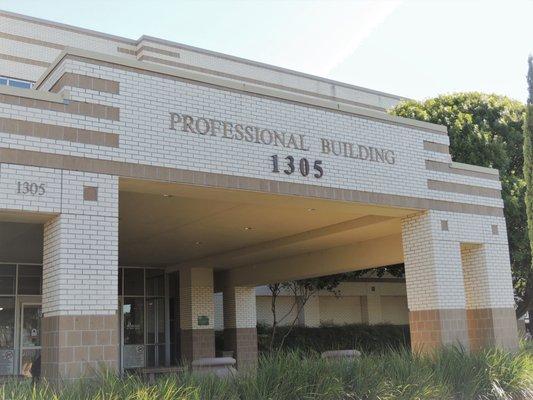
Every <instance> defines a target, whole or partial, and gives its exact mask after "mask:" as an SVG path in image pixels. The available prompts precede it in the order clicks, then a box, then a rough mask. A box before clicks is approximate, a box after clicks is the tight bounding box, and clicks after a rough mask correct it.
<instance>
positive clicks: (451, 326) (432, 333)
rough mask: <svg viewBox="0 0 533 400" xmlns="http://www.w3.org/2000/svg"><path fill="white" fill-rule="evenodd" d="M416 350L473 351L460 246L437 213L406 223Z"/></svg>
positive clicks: (407, 272) (404, 235) (409, 298)
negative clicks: (453, 347)
mask: <svg viewBox="0 0 533 400" xmlns="http://www.w3.org/2000/svg"><path fill="white" fill-rule="evenodd" d="M402 241H403V249H404V263H405V275H406V286H407V301H408V306H409V325H410V330H411V347H412V349H413V351H416V352H431V351H433V350H434V349H437V348H439V347H441V346H446V345H459V346H463V347H464V348H466V349H468V348H469V344H468V332H467V322H466V299H465V290H464V283H463V272H462V266H461V250H460V243H459V241H458V240H457V237H456V236H453V235H452V234H450V232H449V231H448V226H447V223H446V224H445V223H443V222H442V220H441V219H440V217H439V216H438V215H437V214H436V213H435V212H433V211H428V212H425V213H424V214H418V215H415V216H412V217H408V218H405V219H403V220H402Z"/></svg>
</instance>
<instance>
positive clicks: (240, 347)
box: [224, 328, 258, 370]
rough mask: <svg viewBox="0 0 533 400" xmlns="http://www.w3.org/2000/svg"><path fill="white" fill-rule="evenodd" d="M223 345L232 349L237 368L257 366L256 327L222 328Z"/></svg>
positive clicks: (228, 349)
mask: <svg viewBox="0 0 533 400" xmlns="http://www.w3.org/2000/svg"><path fill="white" fill-rule="evenodd" d="M224 347H225V348H224V350H227V351H233V355H234V357H235V359H236V360H237V368H238V369H239V370H243V369H250V368H255V367H256V366H257V355H258V350H257V328H233V329H232V328H228V329H224Z"/></svg>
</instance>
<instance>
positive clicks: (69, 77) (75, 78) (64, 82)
mask: <svg viewBox="0 0 533 400" xmlns="http://www.w3.org/2000/svg"><path fill="white" fill-rule="evenodd" d="M65 86H71V87H77V88H81V89H89V90H95V91H97V92H105V93H111V94H119V91H120V84H119V82H116V81H112V80H109V79H102V78H95V77H92V76H87V75H80V74H75V73H72V72H65V73H64V74H63V75H62V76H61V78H59V80H58V81H57V82H56V83H55V84H54V86H52V88H51V89H50V91H51V92H54V93H57V92H59V91H60V90H61V89H63V88H64V87H65Z"/></svg>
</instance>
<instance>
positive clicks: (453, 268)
mask: <svg viewBox="0 0 533 400" xmlns="http://www.w3.org/2000/svg"><path fill="white" fill-rule="evenodd" d="M442 221H447V225H448V230H446V229H443V222H442ZM493 225H496V226H498V234H494V233H493V232H492V226H493ZM402 229H403V247H404V254H405V265H406V280H407V294H408V299H409V309H410V310H411V311H415V310H428V309H453V308H459V309H461V308H466V307H467V304H468V307H469V308H485V307H513V305H514V298H513V289H512V281H511V269H510V262H509V253H508V249H507V237H506V233H505V232H506V228H505V220H504V219H503V218H502V217H486V216H478V215H469V214H457V213H447V212H437V211H429V212H425V213H423V214H419V215H416V216H413V217H410V218H406V219H404V221H403V228H402Z"/></svg>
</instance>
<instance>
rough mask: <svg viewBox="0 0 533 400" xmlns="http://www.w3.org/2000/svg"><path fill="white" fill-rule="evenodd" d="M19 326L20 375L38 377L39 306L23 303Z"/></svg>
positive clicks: (39, 364)
mask: <svg viewBox="0 0 533 400" xmlns="http://www.w3.org/2000/svg"><path fill="white" fill-rule="evenodd" d="M20 324H21V325H20V364H19V365H20V374H21V375H24V376H38V375H40V372H41V371H40V370H41V305H40V304H27V303H23V304H22V306H21V318H20Z"/></svg>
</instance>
